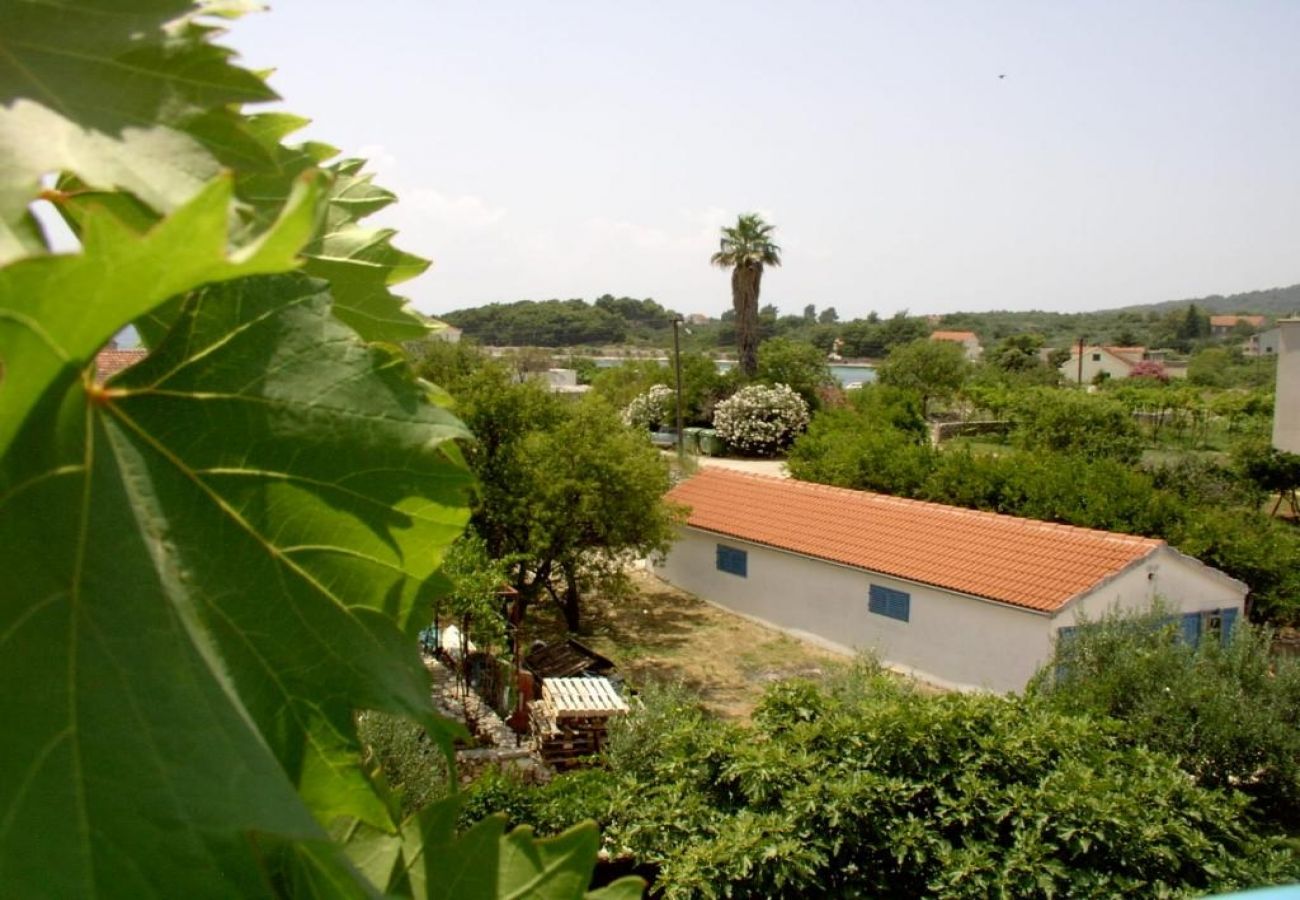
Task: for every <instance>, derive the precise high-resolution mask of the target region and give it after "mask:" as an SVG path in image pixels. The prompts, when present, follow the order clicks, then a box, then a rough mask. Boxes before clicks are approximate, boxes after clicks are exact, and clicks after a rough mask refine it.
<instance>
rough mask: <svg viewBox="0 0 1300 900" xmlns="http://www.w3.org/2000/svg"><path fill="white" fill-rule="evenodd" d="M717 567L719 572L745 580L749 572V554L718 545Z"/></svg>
mask: <svg viewBox="0 0 1300 900" xmlns="http://www.w3.org/2000/svg"><path fill="white" fill-rule="evenodd" d="M716 566H717V569H718V571H719V572H727V573H729V574H731V575H739V576H740V577H741V578H745V577H747V575H748V572H749V554H748V553H746V552H745V551H744V550H738V549H736V548H735V547H728V546H726V545H725V544H718V549H717V562H716Z"/></svg>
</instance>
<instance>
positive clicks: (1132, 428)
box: [1011, 389, 1142, 463]
mask: <svg viewBox="0 0 1300 900" xmlns="http://www.w3.org/2000/svg"><path fill="white" fill-rule="evenodd" d="M1013 419H1014V420H1015V429H1014V431H1013V432H1012V435H1011V437H1012V441H1013V442H1014V443H1015V444H1016V445H1017V446H1019V447H1021V448H1022V449H1025V450H1033V451H1042V450H1049V451H1052V452H1055V453H1070V454H1073V455H1076V456H1082V457H1086V458H1088V459H1100V458H1103V457H1105V458H1110V459H1116V460H1119V461H1121V462H1126V463H1134V462H1137V460H1138V459H1139V458H1140V457H1141V456H1142V435H1141V433H1140V432H1139V431H1138V428H1137V425H1136V424H1134V422H1133V417H1132V416H1131V415H1130V414H1129V411H1128V410H1127V409H1125V408H1124V405H1123V404H1122V403H1119V402H1117V401H1115V400H1112V399H1110V398H1109V397H1104V396H1090V395H1088V394H1083V393H1080V392H1078V391H1061V390H1052V389H1039V390H1035V391H1027V392H1025V393H1024V394H1023V395H1022V396H1021V397H1020V398H1019V402H1018V403H1017V404H1016V409H1015V412H1014V413H1013Z"/></svg>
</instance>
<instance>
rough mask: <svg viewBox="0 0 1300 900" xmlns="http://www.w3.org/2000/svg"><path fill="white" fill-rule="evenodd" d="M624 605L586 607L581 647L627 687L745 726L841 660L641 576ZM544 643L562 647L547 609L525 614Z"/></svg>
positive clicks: (602, 602)
mask: <svg viewBox="0 0 1300 900" xmlns="http://www.w3.org/2000/svg"><path fill="white" fill-rule="evenodd" d="M631 578H632V583H633V588H634V591H633V594H632V596H630V597H627V598H626V599H608V598H604V597H591V598H589V599H587V600H586V601H585V603H586V605H585V608H584V609H583V615H584V616H585V618H586V621H585V622H584V623H583V629H582V633H581V634H579V635H578V636H577V637H578V639H579V640H581V641H582V642H583V643H585V644H587V645H588V646H590V647H591V648H592V649H593V650H596V651H598V652H600V653H603V654H604V655H606V656H608V657H609V658H610V659H611V660H613V661H614V663H615V664H617V666H618V668H619V671H620V672H621V673H622V675H623V677H624V678H625V679H627V681H628V682H629V683H630V684H631V685H632V686H634V687H635V686H636V685H638V684H644V683H646V682H652V681H657V682H680V683H681V684H683V685H684V686H685V687H687V688H688V689H690V690H691V691H692V692H694V693H696V694H697V695H698V696H699V698H700V701H701V703H702V704H703V705H704V706H705V707H706V708H708V709H709V710H711V711H712V712H715V713H717V714H718V715H721V716H725V717H727V718H733V719H746V718H748V717H749V715H750V713H751V712H753V709H754V706H755V704H756V703H757V702H758V700H759V698H760V697H762V694H763V690H764V688H766V687H767V685H769V684H770V683H772V682H774V681H780V680H782V679H785V678H792V677H796V676H803V677H808V678H814V679H819V678H822V677H824V676H825V675H826V674H828V673H829V672H831V671H833V670H834V669H836V668H837V667H840V666H843V665H845V664H847V663H848V662H849V660H848V659H847V658H845V657H844V656H841V655H839V654H836V653H832V652H830V651H829V650H825V649H823V648H821V647H818V646H817V645H815V644H811V643H808V642H805V641H801V640H798V639H796V638H793V637H790V636H789V635H787V634H784V633H783V632H780V631H777V630H776V629H773V628H766V627H764V626H762V625H759V624H757V623H755V622H751V621H749V620H748V619H743V618H741V617H740V616H737V615H733V614H732V613H729V612H726V611H725V610H722V609H719V608H718V607H716V606H711V605H710V604H708V603H705V602H704V601H703V600H700V599H699V598H698V597H695V596H694V595H692V594H688V593H686V592H684V591H680V590H677V589H676V588H674V587H671V586H669V585H667V584H664V583H663V582H662V581H660V580H659V579H658V578H655V577H654V576H653V575H651V574H649V573H648V572H644V571H637V572H634V573H633V574H632V575H631ZM525 627H526V628H527V629H528V630H529V631H532V632H534V633H537V634H538V636H539V637H541V638H542V639H543V640H553V639H563V637H564V629H563V625H562V623H560V622H559V621H558V619H557V617H556V616H555V615H554V614H553V611H552V608H551V607H549V606H536V607H533V608H531V609H530V610H529V611H528V621H527V624H526V626H525Z"/></svg>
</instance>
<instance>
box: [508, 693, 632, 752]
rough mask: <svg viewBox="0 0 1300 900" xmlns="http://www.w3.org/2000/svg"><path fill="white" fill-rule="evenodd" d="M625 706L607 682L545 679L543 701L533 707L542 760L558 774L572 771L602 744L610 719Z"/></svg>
mask: <svg viewBox="0 0 1300 900" xmlns="http://www.w3.org/2000/svg"><path fill="white" fill-rule="evenodd" d="M627 711H628V706H627V703H626V701H624V700H623V698H622V697H620V696H619V694H618V691H616V690H614V686H613V685H612V684H610V682H609V679H608V678H547V679H545V680H544V681H543V682H542V699H541V700H540V701H539V702H537V703H534V704H533V706H532V725H533V734H534V735H535V737H536V739H537V748H538V751H539V752H540V753H541V755H542V759H543V760H544V761H545V762H546V763H547V765H550V766H551V767H553V768H555V769H557V770H564V769H571V768H573V767H574V766H577V765H579V764H580V763H581V760H582V758H583V757H586V756H594V755H595V754H597V753H599V752H600V751H601V748H602V747H603V746H604V743H605V736H606V734H607V731H608V724H609V719H610V717H611V716H622V715H626V714H627Z"/></svg>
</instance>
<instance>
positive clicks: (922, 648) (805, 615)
mask: <svg viewBox="0 0 1300 900" xmlns="http://www.w3.org/2000/svg"><path fill="white" fill-rule="evenodd" d="M668 498H669V499H670V500H672V501H674V502H677V503H681V504H684V505H685V506H688V507H690V513H689V516H688V517H687V519H686V521H685V523H684V524H683V525H682V526H680V531H679V534H678V537H677V540H676V541H675V543H674V544H673V547H672V549H671V550H670V551H669V553H668V554H667V556H666V557H665V558H664V559H663V560H662V561H659V562H657V563H656V564H655V571H656V572H657V573H658V575H659V576H660V577H661V578H663V579H664V580H666V581H668V582H670V583H672V584H674V585H676V586H678V587H681V588H683V589H685V590H688V591H691V592H693V593H695V594H697V595H699V596H700V597H702V598H704V599H706V600H709V601H712V602H714V603H716V604H718V605H720V606H723V607H726V608H727V609H730V610H733V611H735V612H738V613H741V614H743V615H746V616H750V617H752V618H755V619H758V620H761V621H763V622H765V623H767V624H770V625H773V626H776V627H777V628H780V629H782V630H785V631H787V632H789V633H791V634H796V635H798V636H800V637H804V638H808V639H811V640H814V641H816V642H817V643H819V644H822V645H823V646H826V647H829V648H831V649H833V650H839V651H842V652H846V653H852V652H857V651H863V650H869V651H874V652H875V653H876V654H877V655H878V657H879V658H880V659H881V661H882V662H883V663H885V664H886V665H888V666H890V667H891V668H894V669H897V670H900V671H903V672H907V673H911V674H914V675H916V676H917V677H919V678H922V679H924V680H926V681H929V682H932V683H935V684H938V685H942V686H945V687H950V688H956V689H960V690H992V691H1014V690H1020V689H1022V688H1024V687H1025V684H1026V683H1027V682H1028V680H1029V678H1030V677H1031V676H1032V675H1033V674H1034V672H1035V671H1037V670H1038V668H1039V667H1040V666H1041V665H1042V664H1043V663H1044V662H1045V661H1047V660H1048V659H1049V658H1050V656H1051V653H1052V644H1053V640H1054V639H1055V638H1056V636H1057V634H1058V633H1059V632H1060V631H1061V629H1063V628H1071V627H1075V626H1077V625H1078V624H1079V622H1080V621H1081V620H1082V619H1089V620H1095V619H1097V618H1100V617H1101V616H1102V615H1103V614H1104V613H1106V612H1107V611H1108V610H1110V609H1112V608H1115V607H1118V608H1120V609H1125V610H1141V609H1147V608H1149V607H1150V605H1151V604H1152V602H1153V601H1154V600H1155V598H1156V597H1161V598H1163V599H1164V600H1165V602H1167V603H1168V604H1169V605H1170V606H1171V607H1173V608H1175V609H1176V610H1178V611H1179V612H1180V613H1181V614H1182V616H1183V622H1182V625H1183V628H1184V631H1185V633H1186V634H1188V635H1189V636H1190V637H1193V638H1197V639H1199V637H1200V636H1201V635H1209V634H1218V635H1223V634H1227V633H1228V632H1229V631H1230V630H1231V628H1232V624H1233V622H1234V621H1235V620H1236V618H1237V616H1239V615H1241V612H1242V607H1243V601H1244V599H1245V596H1246V590H1247V589H1246V585H1244V584H1242V583H1241V582H1239V581H1237V580H1235V579H1233V578H1230V577H1228V576H1227V575H1225V574H1223V573H1222V572H1219V571H1218V570H1216V569H1212V568H1210V567H1208V566H1206V565H1203V564H1202V563H1200V562H1198V561H1197V560H1195V559H1192V558H1191V557H1189V556H1184V555H1183V554H1181V553H1179V552H1178V551H1177V550H1174V549H1173V548H1171V547H1170V546H1168V545H1167V544H1166V543H1165V542H1164V541H1159V540H1154V539H1151V538H1142V537H1134V536H1131V535H1125V534H1112V533H1110V532H1104V531H1094V530H1090V529H1086V528H1075V527H1072V526H1068V525H1056V524H1051V523H1048V522H1038V521H1034V520H1032V519H1021V518H1016V517H1013V516H1003V515H997V514H995V513H986V512H977V511H974V510H968V509H959V508H957V507H952V506H944V505H941V504H938V503H924V502H921V501H917V500H904V499H901V498H898V497H890V496H886V495H883V494H872V493H867V492H864V491H851V490H846V489H844V488H835V487H829V486H826V485H820V484H810V483H808V482H801V481H794V480H791V479H779V478H771V477H767V476H761V475H749V474H745V473H740V472H735V471H730V470H726V469H702V470H700V472H699V473H698V474H696V475H695V476H693V477H692V478H690V479H688V480H687V481H684V482H682V483H681V484H679V485H677V487H675V488H673V490H672V491H671V492H669V494H668Z"/></svg>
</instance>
